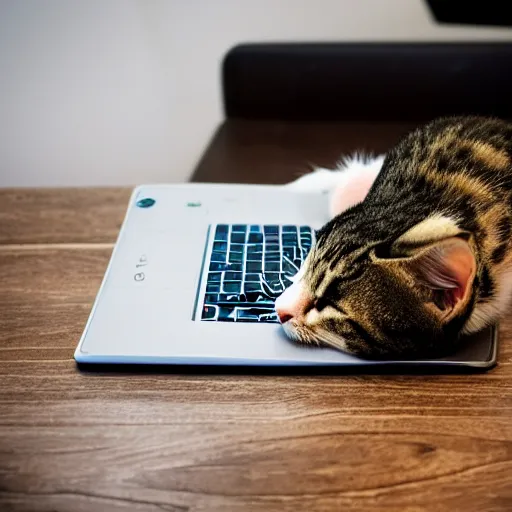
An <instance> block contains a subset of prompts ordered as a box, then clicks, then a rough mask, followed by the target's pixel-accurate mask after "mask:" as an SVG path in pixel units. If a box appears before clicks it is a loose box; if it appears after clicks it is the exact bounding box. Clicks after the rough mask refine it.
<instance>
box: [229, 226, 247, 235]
mask: <svg viewBox="0 0 512 512" xmlns="http://www.w3.org/2000/svg"><path fill="white" fill-rule="evenodd" d="M231 229H232V230H233V231H235V232H236V233H245V232H246V231H247V226H246V225H245V224H234V225H233V227H232V228H231Z"/></svg>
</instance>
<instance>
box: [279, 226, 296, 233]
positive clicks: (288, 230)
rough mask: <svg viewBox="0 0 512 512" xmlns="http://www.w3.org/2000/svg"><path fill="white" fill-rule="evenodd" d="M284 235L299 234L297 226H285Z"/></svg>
mask: <svg viewBox="0 0 512 512" xmlns="http://www.w3.org/2000/svg"><path fill="white" fill-rule="evenodd" d="M282 229H283V233H297V226H283V228H282Z"/></svg>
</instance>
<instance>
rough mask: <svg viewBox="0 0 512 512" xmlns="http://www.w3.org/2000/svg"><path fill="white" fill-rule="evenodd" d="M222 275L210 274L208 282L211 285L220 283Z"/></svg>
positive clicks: (217, 273)
mask: <svg viewBox="0 0 512 512" xmlns="http://www.w3.org/2000/svg"><path fill="white" fill-rule="evenodd" d="M221 276H222V274H221V273H220V272H209V273H208V282H209V283H220V278H221Z"/></svg>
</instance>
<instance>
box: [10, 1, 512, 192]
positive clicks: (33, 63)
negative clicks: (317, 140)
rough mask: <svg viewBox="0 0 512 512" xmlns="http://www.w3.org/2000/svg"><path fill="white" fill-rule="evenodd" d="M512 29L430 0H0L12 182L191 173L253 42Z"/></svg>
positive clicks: (472, 35)
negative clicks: (223, 77) (223, 90)
mask: <svg viewBox="0 0 512 512" xmlns="http://www.w3.org/2000/svg"><path fill="white" fill-rule="evenodd" d="M442 39H444V40H490V39H512V33H511V31H510V30H507V29H488V28H485V29H482V28H456V27H442V26H438V25H436V24H435V23H433V22H432V21H431V20H430V17H429V14H428V12H427V9H426V7H425V6H424V4H423V1H422V0H161V1H159V0H153V1H151V0H83V1H78V0H74V1H73V0H30V1H29V0H0V73H1V75H0V186H42V185H45V186H46V185H48V186H57V185H117V184H130V185H131V184H136V183H141V182H148V181H152V182H155V181H164V182H171V181H182V180H186V179H187V177H188V176H189V175H190V173H191V171H192V170H193V168H194V165H195V164H196V162H197V160H198V158H199V156H200V154H201V152H202V150H203V149H204V148H205V146H206V144H207V143H208V140H209V138H210V136H211V135H212V133H213V130H214V129H215V127H216V126H217V124H218V123H219V122H220V120H221V119H222V108H221V103H220V82H219V70H220V66H219V65H220V61H221V59H222V57H223V55H224V54H225V52H226V51H227V50H228V49H229V48H230V47H232V46H233V45H235V44H236V43H238V42H247V41H251V42H252V41H269V40H273V41H294V40H301V41H317V40H319V41H330V40H336V41H343V40H386V41H388V40H396V41H402V40H442Z"/></svg>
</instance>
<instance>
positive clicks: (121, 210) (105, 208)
mask: <svg viewBox="0 0 512 512" xmlns="http://www.w3.org/2000/svg"><path fill="white" fill-rule="evenodd" d="M131 190H132V189H129V188H124V189H123V188H98V189H83V188H82V189H80V188H61V189H44V188H39V189H30V188H20V189H15V188H13V189H3V190H0V244H26V243H29V244H35V243H38V244H49V243H101V242H108V243H113V242H115V240H116V238H117V234H118V232H119V228H120V227H121V223H122V221H123V218H124V214H125V212H126V207H127V206H128V200H129V198H130V194H131Z"/></svg>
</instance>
